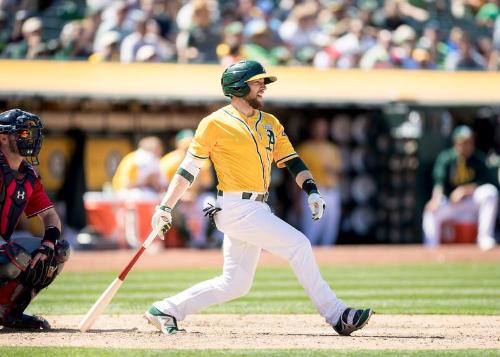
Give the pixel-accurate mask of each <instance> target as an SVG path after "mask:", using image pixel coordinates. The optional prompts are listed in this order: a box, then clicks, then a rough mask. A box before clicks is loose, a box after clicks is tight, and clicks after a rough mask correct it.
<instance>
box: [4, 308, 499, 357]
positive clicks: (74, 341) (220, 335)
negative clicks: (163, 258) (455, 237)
mask: <svg viewBox="0 0 500 357" xmlns="http://www.w3.org/2000/svg"><path fill="white" fill-rule="evenodd" d="M81 317H82V316H77V315H68V316H47V319H48V320H49V322H50V323H51V324H52V326H53V328H54V329H53V330H52V331H50V332H46V333H43V332H38V333H33V332H29V333H27V332H19V331H15V332H14V331H12V330H8V329H0V346H30V347H32V346H58V347H63V346H82V347H106V348H147V349H216V348H217V349H218V348H224V349H263V348H269V349H271V348H276V349H279V348H304V349H312V348H317V349H342V350H357V349H411V350H415V349H468V348H481V349H498V348H500V316H453V315H376V314H375V315H373V316H372V318H371V320H370V322H369V323H368V325H367V326H366V327H365V328H364V329H362V330H360V331H356V332H355V333H354V334H353V336H351V337H342V336H338V335H337V334H336V333H335V332H334V331H333V330H332V328H331V327H329V326H328V325H327V324H326V323H325V322H324V321H323V320H322V318H321V317H320V316H318V315H208V314H201V315H192V316H189V317H188V318H187V319H186V320H185V321H182V322H181V324H180V327H182V328H185V329H186V332H184V333H179V334H177V335H170V336H167V335H162V334H160V333H159V332H158V331H157V330H155V329H154V328H153V327H152V326H151V325H148V323H147V321H146V320H145V319H144V318H143V317H142V316H140V315H103V316H101V317H100V318H99V320H97V322H96V323H95V325H94V326H93V329H91V330H89V331H88V332H87V333H81V332H80V331H79V330H78V329H77V327H76V326H77V325H78V322H79V321H80V319H81Z"/></svg>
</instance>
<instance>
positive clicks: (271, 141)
mask: <svg viewBox="0 0 500 357" xmlns="http://www.w3.org/2000/svg"><path fill="white" fill-rule="evenodd" d="M266 132H267V138H268V139H269V145H268V146H267V147H266V150H268V151H273V150H274V144H276V138H275V136H274V132H273V131H272V130H270V129H267V128H266Z"/></svg>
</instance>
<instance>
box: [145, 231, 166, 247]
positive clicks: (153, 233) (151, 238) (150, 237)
mask: <svg viewBox="0 0 500 357" xmlns="http://www.w3.org/2000/svg"><path fill="white" fill-rule="evenodd" d="M160 232H161V229H160V228H157V229H155V230H153V231H151V233H149V235H148V237H147V238H146V240H145V241H144V242H143V243H142V246H143V247H144V249H147V248H148V247H149V246H150V245H151V243H153V241H154V240H155V238H156V237H157V236H158V235H159V234H160Z"/></svg>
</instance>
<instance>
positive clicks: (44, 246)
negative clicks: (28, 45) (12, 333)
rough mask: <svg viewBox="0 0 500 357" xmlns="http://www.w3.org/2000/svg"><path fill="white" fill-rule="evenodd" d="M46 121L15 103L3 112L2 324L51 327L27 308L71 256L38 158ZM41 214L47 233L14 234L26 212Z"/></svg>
mask: <svg viewBox="0 0 500 357" xmlns="http://www.w3.org/2000/svg"><path fill="white" fill-rule="evenodd" d="M42 128H43V125H42V122H41V120H40V118H39V117H38V116H36V115H34V114H31V113H28V112H25V111H22V110H19V109H13V110H9V111H6V112H3V113H1V114H0V218H1V221H0V326H6V327H11V328H20V329H34V330H46V329H49V328H50V325H49V323H48V322H47V320H45V319H44V318H42V317H39V316H31V315H27V314H24V313H23V312H24V310H25V309H26V307H27V306H28V305H29V303H30V302H31V300H32V299H33V298H34V297H35V296H36V295H37V294H38V293H39V292H40V290H42V289H43V288H45V287H47V286H48V285H49V284H50V283H51V282H52V281H53V280H54V279H55V277H56V276H57V275H58V274H59V272H60V271H61V270H62V267H63V265H64V262H65V261H66V260H67V259H68V257H69V253H70V251H69V245H68V243H67V242H66V241H64V240H60V235H61V221H60V220H59V216H58V214H57V212H56V210H55V209H54V205H53V204H52V202H51V201H50V199H49V198H48V197H47V194H46V193H45V191H44V189H43V186H42V184H41V182H40V177H39V176H38V175H37V173H36V172H35V171H34V169H33V166H32V164H37V163H38V159H37V155H38V153H39V151H40V148H41V146H42V138H43V136H42V132H41V130H42ZM23 212H25V213H26V216H27V217H33V216H38V217H40V219H41V221H42V222H43V225H44V227H45V233H44V236H43V238H42V239H41V240H40V239H39V238H33V237H12V234H13V232H14V229H15V227H16V225H17V223H18V222H19V218H20V216H21V214H22V213H23Z"/></svg>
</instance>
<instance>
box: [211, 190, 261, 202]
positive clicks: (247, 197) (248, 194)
mask: <svg viewBox="0 0 500 357" xmlns="http://www.w3.org/2000/svg"><path fill="white" fill-rule="evenodd" d="M252 195H253V193H251V192H242V193H241V199H243V200H252V199H253V200H255V201H260V202H267V199H268V198H269V193H258V194H257V196H254V198H252ZM217 196H224V192H223V191H219V190H217Z"/></svg>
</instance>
